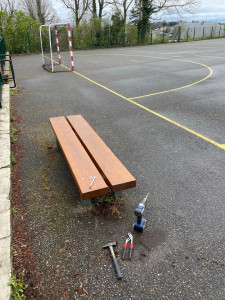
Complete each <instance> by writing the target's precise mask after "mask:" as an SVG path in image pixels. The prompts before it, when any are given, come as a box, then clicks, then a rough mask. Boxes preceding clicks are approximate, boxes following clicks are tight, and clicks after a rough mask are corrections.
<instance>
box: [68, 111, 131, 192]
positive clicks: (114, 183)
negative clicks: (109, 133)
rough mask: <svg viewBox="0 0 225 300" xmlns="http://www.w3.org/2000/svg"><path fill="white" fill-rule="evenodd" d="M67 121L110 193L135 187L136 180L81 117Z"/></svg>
mask: <svg viewBox="0 0 225 300" xmlns="http://www.w3.org/2000/svg"><path fill="white" fill-rule="evenodd" d="M67 120H68V121H69V123H70V125H71V126H72V128H73V129H74V131H75V133H76V134H77V136H78V138H79V140H80V142H81V143H82V145H83V146H84V148H85V149H86V151H87V153H88V154H89V155H90V157H91V159H92V160H93V162H94V163H95V165H96V167H97V168H98V170H99V172H100V173H101V175H102V176H103V178H104V179H105V181H106V183H107V184H108V186H109V188H110V189H111V191H112V192H118V191H121V190H125V189H128V188H132V187H135V186H136V179H135V178H134V177H133V176H132V175H131V173H130V172H129V171H128V170H127V169H126V168H125V167H124V165H123V164H122V163H121V162H120V160H119V159H118V158H117V157H116V156H115V154H114V153H113V152H112V151H111V150H110V149H109V147H108V146H107V145H106V144H105V143H104V142H103V141H102V139H101V138H100V137H99V136H98V135H97V133H96V132H95V131H94V130H93V129H92V128H91V126H90V125H89V124H88V123H87V122H86V120H85V119H84V118H83V117H82V116H81V115H74V116H67Z"/></svg>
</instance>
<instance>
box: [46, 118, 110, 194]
mask: <svg viewBox="0 0 225 300" xmlns="http://www.w3.org/2000/svg"><path fill="white" fill-rule="evenodd" d="M50 123H51V125H52V128H53V130H54V132H55V135H56V137H57V140H58V142H59V144H60V147H61V149H62V152H63V154H64V156H65V158H66V160H67V163H68V165H69V167H70V170H71V173H72V175H73V177H74V180H75V181H76V183H77V187H78V188H79V191H80V194H81V196H82V199H83V200H86V199H89V198H93V197H96V196H99V195H105V194H106V193H107V192H109V188H108V186H107V184H106V183H105V181H104V180H103V178H102V176H101V174H100V173H99V171H98V170H97V168H96V166H95V165H94V163H93V162H92V160H91V158H90V157H89V155H88V154H87V152H86V151H85V149H84V148H83V146H82V145H81V143H80V141H79V139H78V138H77V136H76V135H75V133H74V131H73V130H72V128H71V127H70V125H69V123H68V122H67V120H66V118H65V117H55V118H50ZM94 176H95V177H96V179H95V181H94V183H93V185H92V187H91V189H90V188H89V186H90V184H91V182H92V180H93V177H94Z"/></svg>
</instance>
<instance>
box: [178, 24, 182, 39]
mask: <svg viewBox="0 0 225 300" xmlns="http://www.w3.org/2000/svg"><path fill="white" fill-rule="evenodd" d="M180 37H181V26H179V27H178V42H180Z"/></svg>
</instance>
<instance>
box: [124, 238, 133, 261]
mask: <svg viewBox="0 0 225 300" xmlns="http://www.w3.org/2000/svg"><path fill="white" fill-rule="evenodd" d="M128 236H129V237H128V238H127V239H126V242H125V244H124V248H123V257H122V259H123V260H125V258H126V250H127V245H128V243H129V242H130V251H129V256H128V258H129V259H131V256H132V250H133V235H132V234H131V233H128Z"/></svg>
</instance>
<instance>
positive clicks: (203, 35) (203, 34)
mask: <svg viewBox="0 0 225 300" xmlns="http://www.w3.org/2000/svg"><path fill="white" fill-rule="evenodd" d="M204 37H205V27H203V33H202V38H203V39H204Z"/></svg>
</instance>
